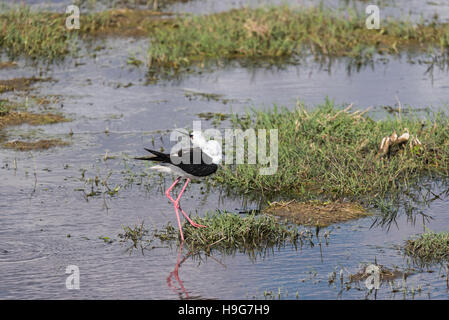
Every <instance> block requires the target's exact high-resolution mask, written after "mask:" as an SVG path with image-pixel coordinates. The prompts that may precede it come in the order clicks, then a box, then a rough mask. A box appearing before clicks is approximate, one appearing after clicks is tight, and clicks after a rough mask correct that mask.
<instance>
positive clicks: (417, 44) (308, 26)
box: [149, 6, 449, 69]
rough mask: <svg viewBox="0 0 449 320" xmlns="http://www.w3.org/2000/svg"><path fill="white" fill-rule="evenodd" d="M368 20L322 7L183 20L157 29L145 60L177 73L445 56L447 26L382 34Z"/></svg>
mask: <svg viewBox="0 0 449 320" xmlns="http://www.w3.org/2000/svg"><path fill="white" fill-rule="evenodd" d="M365 19H366V16H365V15H363V14H359V13H357V12H355V11H352V10H349V11H347V10H346V11H345V12H342V11H341V12H335V10H331V9H326V8H324V7H322V6H320V7H312V8H301V9H292V8H289V7H286V6H282V7H271V8H258V9H249V8H242V9H234V10H230V11H227V12H223V13H216V14H210V15H202V16H193V17H187V18H185V17H183V18H178V19H176V20H174V21H173V22H172V23H168V24H164V25H161V26H160V27H156V29H155V30H154V32H153V33H152V35H151V46H150V47H149V58H150V61H151V62H152V64H153V66H158V67H168V68H174V69H177V68H179V67H182V66H189V65H191V64H194V63H199V64H200V65H202V64H203V62H204V61H206V60H210V59H212V60H217V59H221V60H230V59H235V58H250V59H255V58H268V59H269V60H271V61H277V62H279V61H280V59H281V58H294V57H295V56H298V55H300V54H301V53H302V52H304V51H306V52H307V53H309V52H311V53H312V54H314V55H316V56H317V55H326V56H347V57H352V58H356V59H359V60H360V59H366V58H371V57H372V56H373V54H374V53H376V52H377V53H398V52H399V50H403V49H410V48H416V49H418V50H421V51H426V50H428V49H429V47H435V48H440V49H441V50H446V49H447V48H448V46H449V25H448V24H445V23H437V22H434V23H432V24H428V25H424V24H418V25H414V24H413V23H412V22H410V21H396V20H387V21H382V29H380V30H368V29H367V28H366V26H365Z"/></svg>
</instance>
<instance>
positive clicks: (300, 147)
mask: <svg viewBox="0 0 449 320" xmlns="http://www.w3.org/2000/svg"><path fill="white" fill-rule="evenodd" d="M233 123H234V126H235V128H238V129H242V130H246V129H248V128H253V129H256V130H257V129H267V132H268V130H270V129H277V130H278V141H279V143H278V163H279V166H278V168H277V171H276V173H275V174H273V175H260V174H259V169H260V168H262V167H266V166H262V165H260V164H247V163H245V164H238V165H225V166H224V168H223V169H222V170H219V171H218V172H217V174H216V175H215V177H214V179H215V182H216V183H217V184H219V185H223V186H224V187H225V188H227V189H230V190H231V189H232V190H233V191H234V192H235V191H237V192H241V193H245V194H250V193H254V192H256V193H259V194H262V195H265V196H269V195H278V196H279V195H283V196H286V197H290V196H292V197H293V198H295V199H298V198H300V199H305V200H307V199H317V198H318V199H319V198H326V199H332V200H335V199H343V198H344V197H347V198H349V199H351V200H359V199H363V200H367V201H374V200H375V199H376V198H381V199H384V198H386V196H387V195H391V194H395V193H399V192H401V190H403V188H404V187H410V186H411V185H413V182H414V181H416V178H418V177H420V176H421V175H424V176H427V177H438V176H439V177H441V176H446V177H447V176H448V173H449V118H448V117H447V115H446V114H445V113H444V112H439V113H436V114H434V115H433V116H432V117H430V119H427V120H421V119H419V118H418V117H416V116H414V115H412V114H410V115H408V116H407V117H404V116H402V117H390V118H387V119H383V120H379V121H375V120H373V119H371V118H370V117H368V116H366V115H363V114H361V112H360V111H355V112H350V111H348V110H343V109H341V108H337V107H335V106H334V103H333V102H331V101H329V100H326V102H325V103H324V104H323V105H320V106H318V107H317V108H316V109H315V110H314V111H311V112H307V111H306V110H305V109H304V108H302V107H301V106H298V107H297V108H296V109H295V110H293V111H291V110H288V109H286V108H282V109H278V108H277V107H275V108H274V109H273V110H272V111H258V110H254V111H253V114H252V115H246V116H245V117H244V118H239V117H238V116H235V117H234V118H233ZM406 131H408V132H409V133H410V135H413V136H415V137H418V139H419V140H420V141H421V143H422V145H421V146H413V147H412V146H411V145H408V144H407V145H406V146H405V147H404V148H401V149H400V150H399V151H398V152H397V153H396V154H394V155H391V156H390V157H379V155H378V150H379V145H380V142H381V141H382V138H383V137H385V136H390V135H391V134H392V133H393V132H398V133H402V132H406ZM267 144H268V142H267Z"/></svg>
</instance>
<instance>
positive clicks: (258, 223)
mask: <svg viewBox="0 0 449 320" xmlns="http://www.w3.org/2000/svg"><path fill="white" fill-rule="evenodd" d="M192 219H193V220H194V221H195V222H196V223H199V224H202V225H205V226H207V227H206V228H195V227H193V226H191V225H190V224H189V223H185V224H184V225H183V232H184V238H185V244H186V245H187V246H188V247H189V249H190V250H192V251H204V252H206V253H208V252H210V251H211V250H218V251H220V252H224V253H227V254H229V253H232V252H235V251H241V252H246V253H249V254H250V255H255V254H256V253H261V252H265V251H266V250H267V249H272V248H275V247H277V248H279V247H281V246H286V245H293V246H294V247H297V245H298V244H301V245H302V243H303V241H304V240H307V241H309V240H310V242H311V233H304V232H302V233H300V232H299V231H298V229H297V228H296V227H294V226H291V225H289V224H287V223H285V222H282V221H279V220H278V219H276V218H275V217H273V216H270V215H264V214H263V215H248V216H244V217H242V216H240V215H238V214H233V213H229V212H216V213H212V214H210V213H207V214H206V215H205V216H204V217H200V216H195V217H192ZM178 233H179V231H178V230H177V228H174V227H173V226H171V225H169V226H167V228H166V229H164V230H162V231H158V232H156V233H155V236H156V237H158V238H160V239H161V240H163V241H173V240H175V239H178ZM159 235H161V237H160V236H159Z"/></svg>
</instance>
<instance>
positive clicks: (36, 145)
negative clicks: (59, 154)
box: [3, 139, 70, 151]
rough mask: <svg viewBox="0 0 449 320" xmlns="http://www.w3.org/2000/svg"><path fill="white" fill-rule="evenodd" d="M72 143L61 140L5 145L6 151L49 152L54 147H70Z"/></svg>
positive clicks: (19, 142)
mask: <svg viewBox="0 0 449 320" xmlns="http://www.w3.org/2000/svg"><path fill="white" fill-rule="evenodd" d="M69 144H70V143H68V142H66V141H63V140H60V139H49V140H38V141H20V140H15V141H10V142H6V143H4V144H3V147H5V148H6V149H14V150H17V151H30V150H47V149H50V148H53V147H63V146H68V145H69Z"/></svg>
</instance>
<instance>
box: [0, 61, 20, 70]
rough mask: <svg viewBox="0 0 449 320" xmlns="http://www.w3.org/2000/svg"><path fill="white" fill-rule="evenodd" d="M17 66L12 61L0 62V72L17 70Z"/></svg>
mask: <svg viewBox="0 0 449 320" xmlns="http://www.w3.org/2000/svg"><path fill="white" fill-rule="evenodd" d="M17 66H18V64H17V62H14V61H3V62H0V70H2V69H11V68H17Z"/></svg>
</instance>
